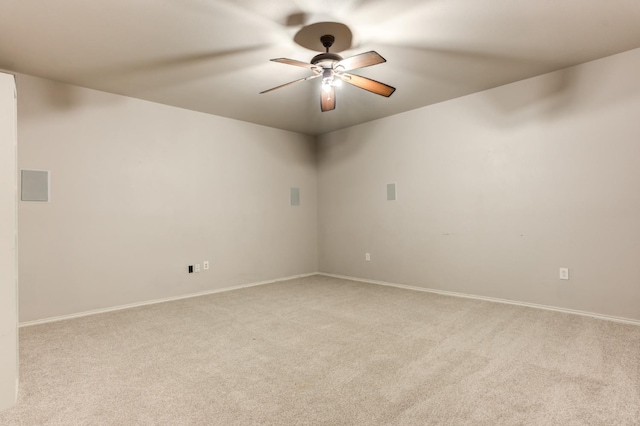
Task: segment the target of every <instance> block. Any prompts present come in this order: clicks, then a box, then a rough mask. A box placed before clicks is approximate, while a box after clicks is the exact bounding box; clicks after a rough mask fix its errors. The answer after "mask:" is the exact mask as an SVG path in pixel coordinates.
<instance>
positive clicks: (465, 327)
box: [0, 276, 640, 425]
mask: <svg viewBox="0 0 640 426" xmlns="http://www.w3.org/2000/svg"><path fill="white" fill-rule="evenodd" d="M20 353H21V364H20V365H21V388H20V389H21V393H20V398H19V403H18V405H17V406H16V407H15V408H12V409H10V410H8V411H5V412H3V413H0V424H2V425H257V424H268V425H425V424H443V425H445V424H446V425H465V424H482V425H502V424H505V425H588V424H592V425H613V424H616V425H632V424H635V425H637V424H640V327H637V326H633V325H625V324H619V323H614V322H608V321H602V320H597V319H592V318H588V317H581V316H574V315H567V314H561V313H556V312H549V311H543V310H536V309H531V308H524V307H518V306H511V305H504V304H496V303H491V302H483V301H476V300H469V299H461V298H454V297H446V296H439V295H434V294H429V293H421V292H414V291H409V290H402V289H397V288H391V287H382V286H376V285H372V284H365V283H358V282H353V281H345V280H339V279H334V278H328V277H322V276H314V277H309V278H304V279H299V280H292V281H286V282H280V283H274V284H268V285H263V286H259V287H253V288H248V289H243V290H236V291H231V292H226V293H219V294H214V295H210V296H203V297H198V298H193V299H186V300H182V301H177V302H171V303H163V304H158V305H152V306H147V307H142V308H135V309H129V310H125V311H119V312H113V313H108V314H101V315H94V316H90V317H85V318H79V319H74V320H70V321H63V322H58V323H51V324H46V325H40V326H33V327H27V328H23V329H21V330H20Z"/></svg>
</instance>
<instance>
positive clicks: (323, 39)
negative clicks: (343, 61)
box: [320, 34, 336, 53]
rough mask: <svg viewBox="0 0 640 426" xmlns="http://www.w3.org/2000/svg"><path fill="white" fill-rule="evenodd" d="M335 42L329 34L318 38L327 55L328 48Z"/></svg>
mask: <svg viewBox="0 0 640 426" xmlns="http://www.w3.org/2000/svg"><path fill="white" fill-rule="evenodd" d="M335 41H336V38H335V37H334V36H332V35H331V34H325V35H323V36H322V37H320V42H321V43H322V45H323V46H324V47H325V49H327V53H329V48H330V47H331V46H333V43H334V42H335Z"/></svg>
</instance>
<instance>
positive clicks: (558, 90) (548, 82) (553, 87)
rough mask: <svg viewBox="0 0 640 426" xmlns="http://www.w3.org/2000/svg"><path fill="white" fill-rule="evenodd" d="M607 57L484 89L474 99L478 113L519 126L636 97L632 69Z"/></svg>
mask: <svg viewBox="0 0 640 426" xmlns="http://www.w3.org/2000/svg"><path fill="white" fill-rule="evenodd" d="M607 59H608V62H603V61H594V62H591V63H587V64H582V65H578V66H574V67H570V68H565V69H563V70H559V71H554V72H551V73H549V74H545V75H542V76H538V77H534V78H530V79H528V80H524V81H520V82H516V83H512V84H508V85H506V86H501V87H497V88H495V89H492V90H489V91H486V92H483V93H481V94H479V96H478V97H476V98H475V101H476V102H477V103H476V110H477V113H478V114H481V115H482V116H483V117H484V118H486V119H487V120H489V121H491V122H493V123H495V124H500V125H507V126H518V125H521V124H525V123H527V122H530V121H539V120H544V121H552V120H553V121H555V120H563V119H566V118H567V116H569V115H573V114H575V113H577V112H580V111H583V110H591V111H593V110H594V109H596V110H597V109H603V108H608V107H611V106H612V105H614V104H619V103H621V102H625V101H626V100H629V99H632V98H637V97H638V94H640V83H638V81H637V79H635V78H634V77H633V73H634V72H633V70H632V69H631V70H630V69H628V67H617V66H616V63H615V62H613V63H611V62H610V61H611V58H607ZM636 72H637V70H636ZM630 83H631V84H630ZM514 85H517V86H514ZM515 89H517V90H515Z"/></svg>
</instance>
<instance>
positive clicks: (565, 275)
mask: <svg viewBox="0 0 640 426" xmlns="http://www.w3.org/2000/svg"><path fill="white" fill-rule="evenodd" d="M560 279H561V280H568V279H569V268H560Z"/></svg>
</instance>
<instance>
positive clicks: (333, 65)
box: [260, 34, 396, 112]
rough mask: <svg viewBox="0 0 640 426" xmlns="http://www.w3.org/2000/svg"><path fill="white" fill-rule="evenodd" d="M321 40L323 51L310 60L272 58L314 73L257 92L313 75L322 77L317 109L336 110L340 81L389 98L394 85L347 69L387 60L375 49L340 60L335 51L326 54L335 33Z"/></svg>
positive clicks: (312, 76)
mask: <svg viewBox="0 0 640 426" xmlns="http://www.w3.org/2000/svg"><path fill="white" fill-rule="evenodd" d="M320 41H321V42H322V45H323V46H324V47H325V49H326V52H324V53H320V54H319V55H316V56H314V57H313V58H312V59H311V62H310V63H306V62H302V61H296V60H295V59H287V58H277V59H271V60H272V61H273V62H280V63H282V64H288V65H294V66H297V67H302V68H309V69H310V70H311V71H312V72H313V75H310V76H309V77H305V78H301V79H299V80H294V81H291V82H289V83H285V84H282V85H280V86H276V87H273V88H271V89H268V90H265V91H262V92H260V94H263V93H268V92H271V91H273V90H276V89H280V88H283V87H286V86H289V85H291V84H294V83H298V82H300V81H306V80H313V79H314V78H320V77H321V78H322V91H321V92H322V94H321V98H320V109H321V110H322V111H323V112H324V111H331V110H332V109H335V107H336V96H335V88H336V87H337V86H339V85H341V84H342V82H343V81H344V82H347V83H349V84H352V85H354V86H356V87H359V88H361V89H365V90H368V91H369V92H372V93H375V94H376V95H381V96H386V97H389V96H391V95H392V94H393V92H395V90H396V89H395V87H391V86H389V85H387V84H384V83H380V82H379V81H375V80H372V79H370V78H367V77H362V76H359V75H355V74H351V73H348V72H347V71H351V70H354V69H358V68H364V67H368V66H371V65H377V64H381V63H383V62H387V60H386V59H384V58H383V57H382V56H380V55H379V54H378V53H377V52H374V51H373V50H372V51H370V52H365V53H361V54H359V55H354V56H351V57H349V58H346V59H342V56H340V55H338V54H336V53H329V48H330V47H331V46H332V45H333V43H334V41H335V37H334V36H332V35H329V34H327V35H323V36H322V37H320Z"/></svg>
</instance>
